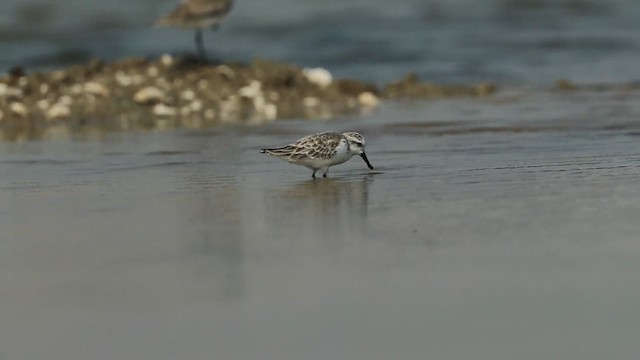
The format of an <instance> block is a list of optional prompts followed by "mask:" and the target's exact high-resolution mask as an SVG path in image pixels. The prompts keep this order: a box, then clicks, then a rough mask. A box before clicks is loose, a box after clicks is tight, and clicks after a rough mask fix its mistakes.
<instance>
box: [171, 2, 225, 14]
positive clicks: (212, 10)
mask: <svg viewBox="0 0 640 360" xmlns="http://www.w3.org/2000/svg"><path fill="white" fill-rule="evenodd" d="M232 5H233V1H232V0H183V1H182V6H184V7H185V8H186V10H187V13H188V14H190V15H191V16H193V17H205V16H207V17H208V16H210V17H217V16H222V15H224V14H226V13H227V12H229V10H231V6H232Z"/></svg>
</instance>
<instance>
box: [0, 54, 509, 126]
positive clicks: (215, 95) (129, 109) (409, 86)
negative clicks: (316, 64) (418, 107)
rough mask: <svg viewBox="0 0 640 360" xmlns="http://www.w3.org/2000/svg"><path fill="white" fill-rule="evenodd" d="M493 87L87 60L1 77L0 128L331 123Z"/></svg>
mask: <svg viewBox="0 0 640 360" xmlns="http://www.w3.org/2000/svg"><path fill="white" fill-rule="evenodd" d="M495 91H496V86H495V85H493V84H480V85H475V86H452V85H434V84H427V83H423V82H421V81H420V80H419V79H418V78H417V76H415V75H412V74H409V75H407V76H406V77H405V78H403V79H400V80H399V81H396V82H393V83H390V84H386V85H384V86H381V87H379V86H376V85H374V84H371V83H367V82H362V81H358V80H352V79H335V78H333V76H332V75H331V73H330V72H329V71H327V70H325V69H320V68H316V69H303V68H301V67H297V66H294V65H289V64H284V63H276V62H271V61H266V60H261V59H257V60H254V61H252V62H251V63H250V64H239V63H228V64H205V63H202V62H199V61H196V60H190V59H187V58H174V57H172V56H170V55H164V56H162V57H160V58H159V59H154V60H147V59H143V58H126V59H122V60H118V61H113V62H103V61H101V60H93V61H91V62H89V63H86V64H81V65H75V66H71V67H69V68H66V69H62V70H55V71H48V72H33V73H27V72H25V71H24V70H22V69H20V68H15V69H14V70H12V71H10V73H8V74H6V75H4V76H2V77H0V124H2V123H5V124H6V123H21V122H22V123H24V122H31V123H43V124H46V123H48V122H52V121H65V122H71V123H75V122H82V121H89V120H90V121H103V120H105V119H113V118H118V119H119V120H120V121H124V122H128V123H141V124H143V123H147V122H150V121H151V122H153V121H155V120H157V119H162V120H164V121H169V122H171V123H174V125H176V126H185V127H198V126H203V125H206V124H217V123H243V122H248V123H265V122H270V121H274V120H280V119H292V118H332V117H336V116H340V115H348V114H357V113H359V112H362V111H366V110H369V109H372V108H375V107H376V106H377V105H378V104H379V102H380V101H381V100H383V99H398V98H421V99H427V98H448V97H456V96H488V95H491V94H493V93H494V92H495Z"/></svg>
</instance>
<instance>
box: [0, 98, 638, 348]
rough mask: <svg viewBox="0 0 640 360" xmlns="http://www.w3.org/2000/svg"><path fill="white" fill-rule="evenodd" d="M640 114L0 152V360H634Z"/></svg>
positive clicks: (401, 108) (616, 110) (415, 111)
mask: <svg viewBox="0 0 640 360" xmlns="http://www.w3.org/2000/svg"><path fill="white" fill-rule="evenodd" d="M638 95H639V93H638V92H634V91H623V90H619V91H615V90H611V91H607V92H598V91H594V92H577V93H553V92H550V93H545V92H541V93H533V94H531V93H517V92H512V93H504V94H501V95H499V96H498V97H496V98H492V99H484V100H452V101H438V102H430V103H427V104H411V103H395V104H387V105H386V106H384V107H383V108H382V109H381V110H380V111H379V112H377V113H376V114H374V115H371V116H367V117H364V118H351V119H338V120H335V121H331V122H309V121H290V122H279V123H275V124H272V125H269V126H266V127H227V128H216V129H211V130H209V131H172V132H158V133H119V134H116V133H101V134H102V136H101V137H97V136H83V135H82V134H80V135H75V136H72V137H70V138H69V137H64V136H61V135H60V134H64V131H62V132H59V133H58V137H52V138H48V139H49V140H42V141H26V142H24V141H23V142H3V143H0V299H2V300H1V302H0V317H1V322H0V324H1V325H0V339H2V343H1V346H0V358H1V359H3V360H5V359H6V360H13V359H51V360H58V359H59V360H74V359H97V360H100V359H132V358H135V359H150V360H151V359H153V360H157V359H202V358H207V359H230V360H231V359H240V360H246V359H261V360H264V359H274V360H275V359H278V360H280V359H367V360H371V359H381V360H382V359H425V358H428V359H467V358H473V359H478V360H482V359H492V360H493V359H522V358H526V359H528V358H531V359H580V360H586V359H603V358H634V357H635V356H636V355H637V354H638V352H639V350H640V348H639V346H638V342H637V334H638V333H639V332H640V325H639V324H640V317H639V315H638V314H639V313H638V311H637V299H638V298H640V291H639V290H638V289H639V288H638V287H637V286H635V284H636V283H637V279H638V278H639V275H640V267H639V266H638V263H639V262H638V256H639V255H640V244H639V243H638V239H639V238H640V227H639V226H638V224H637V219H638V218H640V189H639V188H638V186H637V184H638V177H639V176H640V165H639V163H640V150H639V148H638V141H639V138H638V134H640V122H638V119H639V117H638V114H640V109H639V108H638V104H639V103H640V102H638ZM514 99H517V101H516V100H514ZM326 128H335V129H357V130H360V131H362V132H363V133H364V134H365V135H366V137H367V141H368V154H369V158H370V160H371V162H372V163H373V165H374V166H375V167H376V170H375V171H371V172H370V171H369V170H368V169H367V168H366V167H365V165H364V163H362V161H361V160H360V159H358V158H354V159H352V160H351V161H350V162H348V163H347V164H344V165H342V166H339V167H336V168H333V169H332V171H331V178H329V179H318V180H315V181H314V180H311V179H309V175H310V174H309V172H308V171H307V170H306V169H304V168H299V167H295V166H292V165H289V164H286V163H284V162H281V161H278V160H275V159H272V158H268V157H265V156H264V155H261V154H259V153H258V152H257V149H258V148H259V147H261V146H264V145H277V144H282V143H285V142H287V141H290V140H292V139H296V138H297V137H299V136H302V135H304V134H306V133H309V132H313V131H318V130H323V129H326ZM85 135H86V134H85Z"/></svg>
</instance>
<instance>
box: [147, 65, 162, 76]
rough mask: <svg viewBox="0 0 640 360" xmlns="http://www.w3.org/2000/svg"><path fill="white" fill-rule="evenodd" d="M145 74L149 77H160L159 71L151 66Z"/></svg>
mask: <svg viewBox="0 0 640 360" xmlns="http://www.w3.org/2000/svg"><path fill="white" fill-rule="evenodd" d="M147 74H149V76H151V77H157V76H158V75H160V70H158V68H157V67H155V66H152V67H150V68H148V69H147Z"/></svg>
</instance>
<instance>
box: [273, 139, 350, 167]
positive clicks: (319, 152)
mask: <svg viewBox="0 0 640 360" xmlns="http://www.w3.org/2000/svg"><path fill="white" fill-rule="evenodd" d="M343 138H344V137H343V136H342V135H341V134H338V133H336V132H324V133H319V134H313V135H309V136H305V137H303V138H302V139H300V140H298V141H296V142H294V143H293V144H290V145H287V146H283V147H280V148H272V149H264V152H266V153H267V154H270V155H274V156H280V157H287V158H289V160H290V161H291V160H302V159H305V158H308V159H312V160H318V159H330V158H331V157H332V156H334V155H335V154H336V147H337V146H338V144H340V140H342V139H343Z"/></svg>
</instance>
